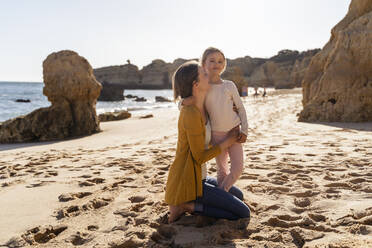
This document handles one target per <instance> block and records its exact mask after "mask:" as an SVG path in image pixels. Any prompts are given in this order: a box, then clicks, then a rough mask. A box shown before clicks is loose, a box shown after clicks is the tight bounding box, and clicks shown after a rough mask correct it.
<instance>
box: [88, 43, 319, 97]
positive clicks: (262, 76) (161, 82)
mask: <svg viewBox="0 0 372 248" xmlns="http://www.w3.org/2000/svg"><path fill="white" fill-rule="evenodd" d="M318 51H319V49H314V50H309V51H306V52H301V53H300V52H298V51H291V50H283V51H280V52H279V53H278V54H277V55H275V56H274V57H272V58H269V59H263V58H251V57H249V56H245V57H242V58H236V59H227V68H226V71H225V73H224V74H223V77H224V78H226V79H230V80H233V81H234V82H236V81H235V80H234V78H235V79H236V78H238V79H239V80H240V79H242V81H241V82H236V83H237V85H238V87H241V86H242V85H249V86H265V87H276V88H294V87H300V86H301V81H302V79H303V76H304V73H305V70H306V68H307V66H308V65H309V62H310V60H311V58H312V56H314V54H316V53H317V52H318ZM186 61H187V60H186V59H181V58H179V59H176V60H174V61H173V62H172V63H166V62H164V61H163V60H160V59H156V60H154V61H152V62H151V64H149V65H147V66H145V67H143V68H142V69H141V70H138V68H137V67H136V66H135V65H132V64H127V65H121V66H109V67H104V68H98V69H95V70H94V74H95V75H96V77H97V80H98V81H100V82H101V83H103V91H102V93H101V94H102V95H103V94H105V93H106V90H105V88H106V85H107V88H109V87H111V88H113V87H114V85H115V87H116V90H120V91H123V90H124V89H171V88H172V74H173V72H175V71H176V70H177V68H178V67H179V66H180V65H181V64H183V63H184V62H186ZM236 73H238V74H239V75H236ZM107 92H108V94H105V95H107V97H104V99H107V100H110V94H111V93H110V92H112V91H111V89H108V91H107ZM112 94H113V97H112V101H116V99H117V97H116V96H115V94H117V95H121V94H122V93H121V92H112ZM101 99H103V98H101V97H100V98H99V100H101Z"/></svg>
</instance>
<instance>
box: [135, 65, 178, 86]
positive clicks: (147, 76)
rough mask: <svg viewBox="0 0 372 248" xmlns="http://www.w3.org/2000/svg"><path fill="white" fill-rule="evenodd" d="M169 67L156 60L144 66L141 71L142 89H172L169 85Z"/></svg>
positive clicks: (170, 84)
mask: <svg viewBox="0 0 372 248" xmlns="http://www.w3.org/2000/svg"><path fill="white" fill-rule="evenodd" d="M170 68H171V65H170V64H169V63H165V62H164V61H163V60H160V59H156V60H154V61H152V62H151V64H149V65H147V66H145V67H143V68H142V70H141V74H142V81H141V84H142V86H143V87H144V88H149V89H168V88H171V87H172V83H171V79H170V77H171V73H172V72H171V70H170Z"/></svg>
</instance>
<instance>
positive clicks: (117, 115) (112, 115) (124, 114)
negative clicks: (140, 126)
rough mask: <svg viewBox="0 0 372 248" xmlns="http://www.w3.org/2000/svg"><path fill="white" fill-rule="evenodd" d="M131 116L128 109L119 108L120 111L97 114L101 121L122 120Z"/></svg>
mask: <svg viewBox="0 0 372 248" xmlns="http://www.w3.org/2000/svg"><path fill="white" fill-rule="evenodd" d="M131 116H132V114H131V113H129V112H128V111H126V110H121V111H115V112H106V113H102V114H100V115H99V116H98V118H99V120H100V121H101V122H105V121H118V120H124V119H128V118H130V117H131Z"/></svg>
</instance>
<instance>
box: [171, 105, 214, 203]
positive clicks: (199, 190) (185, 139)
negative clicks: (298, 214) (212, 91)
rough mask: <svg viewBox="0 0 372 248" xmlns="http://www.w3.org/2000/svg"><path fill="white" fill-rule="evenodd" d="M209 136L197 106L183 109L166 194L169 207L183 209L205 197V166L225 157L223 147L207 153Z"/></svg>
mask: <svg viewBox="0 0 372 248" xmlns="http://www.w3.org/2000/svg"><path fill="white" fill-rule="evenodd" d="M205 135H206V134H205V126H204V123H203V118H202V114H201V113H200V111H199V109H198V108H197V107H196V106H194V105H190V106H184V107H182V109H181V111H180V116H179V118H178V141H177V151H176V157H175V159H174V162H173V164H172V165H171V166H170V168H169V173H168V180H167V185H166V190H165V202H166V203H167V204H168V205H179V204H181V203H185V202H189V201H193V200H196V198H197V197H201V196H202V195H203V187H202V173H201V165H202V164H203V163H205V162H207V161H208V160H210V159H212V158H214V157H216V156H217V155H218V154H220V153H221V149H220V146H219V145H217V146H213V147H210V148H209V149H205Z"/></svg>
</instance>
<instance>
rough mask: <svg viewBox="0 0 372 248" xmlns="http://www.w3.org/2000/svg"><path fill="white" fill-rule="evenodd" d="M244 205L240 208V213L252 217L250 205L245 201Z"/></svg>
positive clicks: (242, 215) (245, 216)
mask: <svg viewBox="0 0 372 248" xmlns="http://www.w3.org/2000/svg"><path fill="white" fill-rule="evenodd" d="M243 204H244V206H242V208H241V209H240V211H239V215H240V217H241V218H249V217H251V210H250V209H249V207H248V206H247V205H246V204H245V203H243Z"/></svg>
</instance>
